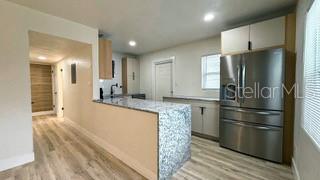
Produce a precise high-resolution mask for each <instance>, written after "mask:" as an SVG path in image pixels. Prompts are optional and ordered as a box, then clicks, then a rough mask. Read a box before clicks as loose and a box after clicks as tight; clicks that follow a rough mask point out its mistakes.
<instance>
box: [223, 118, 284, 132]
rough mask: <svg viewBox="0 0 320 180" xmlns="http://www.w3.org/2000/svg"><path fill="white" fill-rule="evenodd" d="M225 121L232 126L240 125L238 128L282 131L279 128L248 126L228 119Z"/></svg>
mask: <svg viewBox="0 0 320 180" xmlns="http://www.w3.org/2000/svg"><path fill="white" fill-rule="evenodd" d="M223 121H224V122H226V123H230V124H234V125H238V126H242V127H248V128H254V129H259V130H267V131H272V130H275V131H279V130H281V128H278V127H266V126H258V125H250V124H247V123H243V122H236V121H231V120H226V119H223Z"/></svg>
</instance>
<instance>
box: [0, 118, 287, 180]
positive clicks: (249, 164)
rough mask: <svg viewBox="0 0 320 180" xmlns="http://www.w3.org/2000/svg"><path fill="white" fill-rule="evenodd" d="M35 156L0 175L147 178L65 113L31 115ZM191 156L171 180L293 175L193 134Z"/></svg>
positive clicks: (56, 179)
mask: <svg viewBox="0 0 320 180" xmlns="http://www.w3.org/2000/svg"><path fill="white" fill-rule="evenodd" d="M33 136H34V148H35V161H34V162H32V163H29V164H26V165H23V166H20V167H16V168H13V169H10V170H7V171H3V172H0V179H1V180H14V179H16V180H20V179H21V180H38V179H39V180H40V179H42V180H60V179H61V180H108V179H125V180H126V179H130V180H131V179H145V178H144V177H143V176H141V175H140V174H139V173H137V172H135V171H134V170H133V169H131V168H130V167H128V166H127V165H125V164H124V163H122V162H121V161H119V160H118V159H117V158H115V157H114V156H112V155H111V154H109V153H108V152H106V151H104V150H103V149H102V148H100V147H98V146H97V145H95V144H94V143H92V142H91V141H90V140H89V139H87V138H86V137H84V136H83V135H81V134H80V133H79V132H78V131H77V130H76V129H74V128H73V127H71V126H69V125H68V124H67V123H66V122H64V120H63V119H62V118H56V117H54V116H38V117H34V118H33ZM191 149H192V157H191V159H190V160H189V161H188V162H187V163H186V164H185V165H184V166H183V167H182V168H181V169H180V170H179V171H178V172H177V173H176V174H175V175H174V176H173V177H172V179H226V180H229V179H239V180H240V179H241V180H242V179H243V180H249V179H261V180H268V179H270V180H271V179H272V180H280V179H281V180H282V179H283V180H286V179H288V180H289V179H293V177H292V173H291V169H290V168H289V167H286V166H282V165H279V164H274V163H271V162H267V161H264V160H260V159H256V158H253V157H249V156H246V155H242V154H239V153H236V152H233V151H230V150H227V149H223V148H220V147H219V145H218V143H216V142H212V141H208V140H205V139H201V138H198V137H192V147H191Z"/></svg>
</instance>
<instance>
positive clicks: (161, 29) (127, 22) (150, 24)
mask: <svg viewBox="0 0 320 180" xmlns="http://www.w3.org/2000/svg"><path fill="white" fill-rule="evenodd" d="M9 1H12V2H15V3H18V4H21V5H24V6H28V7H30V8H33V9H36V10H39V11H42V12H45V13H48V14H52V15H55V16H58V17H62V18H65V19H69V20H72V21H76V22H79V23H81V24H85V25H88V26H91V27H94V28H98V29H99V30H101V32H102V33H103V34H105V35H107V38H108V39H111V40H112V41H113V49H114V50H115V51H119V52H126V53H132V54H142V53H146V52H150V51H155V50H158V49H163V48H167V47H171V46H175V45H178V44H182V43H186V42H190V41H195V40H199V39H204V38H208V37H211V36H214V35H217V34H219V33H220V32H221V31H222V30H223V29H226V28H229V27H232V26H235V25H237V24H239V23H243V22H247V21H250V20H252V19H256V18H259V17H261V16H266V15H270V16H272V14H274V13H278V12H279V11H281V12H283V11H285V10H286V9H287V8H289V7H292V6H293V5H294V4H295V3H296V0H9ZM207 12H213V13H214V14H215V19H214V20H213V21H212V22H211V23H205V22H203V20H202V19H203V16H204V14H205V13H207ZM129 40H135V41H136V42H137V46H136V47H130V46H129V45H128V41H129Z"/></svg>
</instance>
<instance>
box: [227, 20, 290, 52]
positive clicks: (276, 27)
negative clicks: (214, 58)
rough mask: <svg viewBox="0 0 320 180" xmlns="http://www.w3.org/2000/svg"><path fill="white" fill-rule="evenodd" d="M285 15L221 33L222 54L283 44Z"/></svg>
mask: <svg viewBox="0 0 320 180" xmlns="http://www.w3.org/2000/svg"><path fill="white" fill-rule="evenodd" d="M285 19H286V18H285V16H282V17H279V18H274V19H270V20H266V21H262V22H258V23H255V24H251V25H247V26H242V27H239V28H235V29H231V30H228V31H224V32H222V33H221V51H222V54H234V53H241V52H247V51H251V50H256V49H263V48H269V47H274V46H281V45H284V44H285V23H286V22H285V21H286V20H285Z"/></svg>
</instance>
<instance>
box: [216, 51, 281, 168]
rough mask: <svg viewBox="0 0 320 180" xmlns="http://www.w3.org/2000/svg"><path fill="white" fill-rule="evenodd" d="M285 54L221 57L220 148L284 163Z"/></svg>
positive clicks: (272, 53) (260, 52)
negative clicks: (283, 86) (283, 89)
mask: <svg viewBox="0 0 320 180" xmlns="http://www.w3.org/2000/svg"><path fill="white" fill-rule="evenodd" d="M284 56H285V51H284V49H282V48H276V49H269V50H263V51H258V52H249V53H245V54H238V55H227V56H222V57H221V62H220V73H221V74H220V75H221V76H220V125H219V126H220V127H219V129H220V146H222V147H226V148H229V149H232V150H235V151H238V152H242V153H245V154H248V155H252V156H256V157H259V158H263V159H266V160H270V161H274V162H279V163H280V162H282V141H283V140H282V139H283V138H282V137H283V106H284V101H283V97H282V96H283V92H282V85H283V82H284V67H285V64H284V62H285V60H284V58H285V57H284Z"/></svg>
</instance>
